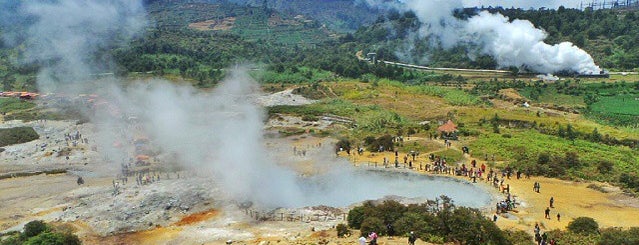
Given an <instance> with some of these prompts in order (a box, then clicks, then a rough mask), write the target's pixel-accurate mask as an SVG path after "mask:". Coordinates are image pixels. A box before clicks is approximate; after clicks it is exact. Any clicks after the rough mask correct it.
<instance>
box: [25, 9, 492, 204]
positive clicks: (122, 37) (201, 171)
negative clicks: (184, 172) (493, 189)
mask: <svg viewBox="0 0 639 245" xmlns="http://www.w3.org/2000/svg"><path fill="white" fill-rule="evenodd" d="M20 11H21V12H20V13H14V14H26V15H29V16H31V17H34V18H35V19H36V21H35V23H34V24H33V25H32V26H31V27H29V28H28V33H27V34H28V38H27V40H28V43H27V45H26V48H27V50H28V51H27V59H28V60H27V61H28V62H38V63H39V64H41V65H42V70H41V72H40V74H39V76H38V85H39V86H40V89H41V91H51V90H57V92H60V93H63V94H67V95H69V96H73V97H75V96H76V95H75V93H78V92H84V93H91V94H97V95H98V96H93V97H95V103H94V105H93V107H92V108H91V111H90V112H87V115H89V116H90V117H91V120H92V122H93V123H95V124H96V125H97V126H96V128H97V129H98V130H99V132H98V139H95V140H96V141H97V142H98V143H99V150H100V151H101V152H102V153H104V154H105V156H104V157H105V159H107V162H108V163H107V164H111V165H110V166H112V168H111V169H112V171H113V172H112V174H113V175H115V174H117V173H118V171H119V169H118V166H119V165H120V164H122V163H127V162H128V161H130V160H129V159H131V158H133V157H134V156H135V154H136V152H135V150H133V147H132V142H134V140H135V139H137V138H143V137H144V138H148V139H149V140H150V142H151V143H150V144H151V145H152V146H154V147H153V148H156V149H158V151H159V154H157V158H158V160H159V161H160V163H161V164H166V165H172V164H175V163H177V164H178V165H181V166H183V167H185V168H188V169H191V170H194V171H196V172H197V173H198V175H200V176H207V177H209V178H210V179H211V188H214V187H219V188H220V189H221V190H223V191H225V193H226V194H227V195H228V196H229V197H230V198H233V199H235V200H238V201H245V200H250V201H253V202H256V203H259V204H260V205H262V206H264V207H295V206H302V205H318V204H336V205H344V204H345V203H352V202H357V201H361V200H365V199H371V198H380V197H382V196H384V195H391V194H401V195H404V194H405V195H406V196H411V194H412V193H416V194H414V195H413V197H416V196H422V197H424V196H426V197H430V198H434V197H437V196H438V195H441V194H444V193H443V192H446V193H447V194H448V195H449V196H451V197H454V198H456V201H457V202H458V203H461V204H465V203H466V204H469V205H473V206H476V207H478V206H482V205H484V204H485V202H486V201H487V199H486V198H487V197H480V198H478V197H475V196H473V197H472V198H468V195H464V193H467V191H473V193H476V192H477V191H479V190H477V187H474V186H472V185H466V186H467V187H464V186H463V184H461V183H456V182H450V181H444V182H446V183H444V182H440V183H436V184H433V185H437V186H438V187H441V186H444V184H447V185H446V186H448V187H449V188H447V189H442V188H428V186H427V185H428V183H434V182H427V181H426V182H421V184H419V183H420V182H415V181H413V180H414V178H412V179H408V180H402V179H399V178H392V177H384V176H381V177H380V176H377V177H376V176H371V175H368V174H362V172H357V171H355V170H354V169H353V168H352V167H350V166H349V164H348V163H344V164H341V165H342V166H343V167H341V168H336V167H335V166H337V165H335V161H337V160H336V159H335V158H332V157H331V159H326V158H321V159H316V161H317V162H319V163H322V164H326V165H325V167H327V166H328V168H329V169H333V170H334V171H327V172H326V173H325V174H322V175H316V176H313V177H312V178H303V177H301V176H299V174H298V173H297V172H294V171H293V170H291V169H289V168H286V167H283V166H280V165H278V164H277V161H275V160H274V159H273V158H272V155H270V154H269V151H267V150H266V149H265V146H264V145H265V142H264V139H263V137H262V136H263V126H264V125H263V121H264V116H265V115H264V111H263V109H262V108H261V107H259V106H258V105H257V104H256V103H255V102H254V100H255V96H256V95H257V94H259V93H260V91H259V86H258V84H257V83H256V82H255V81H253V79H251V78H250V77H249V76H248V73H247V72H246V70H242V69H239V70H234V71H231V72H230V75H229V77H228V78H226V79H225V80H224V81H222V82H221V83H220V84H219V85H218V86H217V87H216V88H215V89H214V90H212V91H208V92H205V91H200V90H197V89H195V88H193V87H192V86H190V85H184V84H182V85H180V84H176V83H171V82H168V81H164V80H159V79H155V80H149V81H132V82H130V81H127V82H124V81H121V80H119V79H117V78H115V77H110V78H105V79H100V80H97V81H92V80H95V79H91V78H90V77H91V76H90V75H91V74H92V73H94V72H96V71H98V70H103V67H108V63H110V62H111V61H110V60H109V59H108V57H98V56H100V54H101V51H102V50H104V49H109V48H110V47H112V46H113V45H115V44H118V43H122V41H126V40H128V39H130V38H132V37H134V36H135V35H137V34H138V33H139V32H140V31H142V30H143V28H144V27H145V25H146V23H147V22H146V19H145V17H144V9H143V5H142V3H141V1H139V0H137V1H136V0H57V1H56V0H46V1H45V0H42V1H32V2H28V3H25V4H24V5H23V6H22V8H21V10H20ZM105 64H106V65H105ZM80 82H82V83H80ZM83 106H84V107H85V108H86V107H87V106H90V104H85V105H83ZM325 147H326V148H325V149H324V150H325V151H326V152H324V154H322V155H320V156H332V152H331V149H330V146H325ZM152 155H155V154H152ZM342 163H343V162H342ZM394 181H397V182H394ZM380 182H381V183H384V184H383V185H380ZM410 188H413V189H410ZM467 188H470V189H467ZM412 190H416V192H412ZM457 198H458V199H457ZM464 198H466V200H464Z"/></svg>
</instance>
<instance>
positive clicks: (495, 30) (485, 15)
mask: <svg viewBox="0 0 639 245" xmlns="http://www.w3.org/2000/svg"><path fill="white" fill-rule="evenodd" d="M364 1H365V2H366V3H368V4H370V5H371V6H377V7H382V8H395V9H398V10H400V11H409V10H410V11H413V12H415V14H416V15H417V17H418V18H419V20H420V22H421V24H422V27H421V29H420V33H419V34H420V36H421V37H430V38H434V40H436V42H437V43H438V45H441V47H443V48H445V49H449V48H452V47H455V46H457V45H466V44H470V46H478V47H479V50H471V51H470V52H471V54H469V56H474V55H475V53H477V52H478V53H480V54H486V55H490V56H492V57H493V58H495V60H496V61H497V63H498V64H499V66H500V67H502V68H505V67H510V66H515V67H519V68H527V69H530V70H533V71H536V72H540V73H556V72H559V71H572V72H577V73H580V74H598V73H599V72H600V71H601V68H599V66H597V65H596V64H595V63H594V60H593V59H592V57H591V56H590V55H589V54H588V53H586V52H585V51H584V50H582V49H580V48H579V47H577V46H575V45H573V44H572V43H570V42H563V43H559V44H555V45H550V44H547V43H544V40H545V39H546V37H547V36H548V35H547V33H546V32H544V31H543V30H540V29H537V28H535V27H534V25H533V24H532V23H531V22H530V21H527V20H513V21H510V20H509V19H508V18H507V17H505V16H503V15H501V14H499V13H496V14H491V13H489V12H487V11H482V12H480V13H479V14H478V15H475V16H472V17H470V18H469V19H468V20H460V19H457V18H455V17H454V16H453V12H454V11H455V9H461V8H463V7H464V2H463V1H462V0H433V1H420V0H405V1H391V2H389V1H383V0H364Z"/></svg>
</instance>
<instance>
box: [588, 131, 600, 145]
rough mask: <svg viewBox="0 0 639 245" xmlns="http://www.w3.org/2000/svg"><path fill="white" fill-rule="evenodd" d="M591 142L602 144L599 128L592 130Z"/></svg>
mask: <svg viewBox="0 0 639 245" xmlns="http://www.w3.org/2000/svg"><path fill="white" fill-rule="evenodd" d="M590 140H591V141H593V142H597V143H598V142H601V134H600V133H599V131H598V130H597V128H595V129H594V130H592V133H590Z"/></svg>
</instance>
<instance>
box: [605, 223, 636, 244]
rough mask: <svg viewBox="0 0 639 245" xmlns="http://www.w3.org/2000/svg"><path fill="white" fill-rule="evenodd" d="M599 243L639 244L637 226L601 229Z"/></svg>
mask: <svg viewBox="0 0 639 245" xmlns="http://www.w3.org/2000/svg"><path fill="white" fill-rule="evenodd" d="M598 244H599V245H617V244H639V227H632V228H630V229H629V230H622V229H619V228H609V229H605V230H602V231H601V238H600V239H599V243H598Z"/></svg>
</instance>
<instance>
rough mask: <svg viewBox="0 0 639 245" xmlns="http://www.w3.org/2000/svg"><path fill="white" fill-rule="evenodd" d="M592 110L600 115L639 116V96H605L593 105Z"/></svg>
mask: <svg viewBox="0 0 639 245" xmlns="http://www.w3.org/2000/svg"><path fill="white" fill-rule="evenodd" d="M591 110H592V111H593V112H598V113H614V114H621V115H632V116H639V94H620V95H616V96H603V97H601V98H600V99H599V101H598V102H596V103H594V104H592V105H591Z"/></svg>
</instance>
